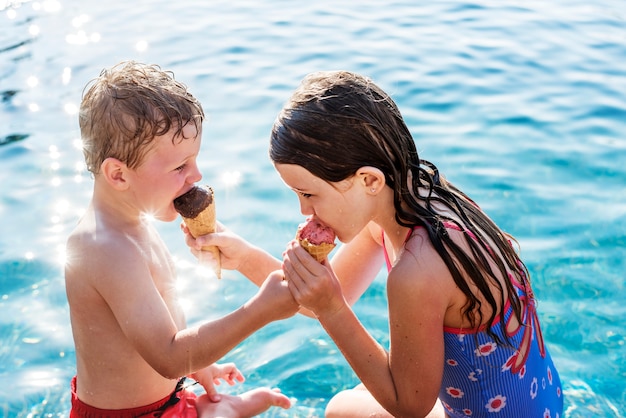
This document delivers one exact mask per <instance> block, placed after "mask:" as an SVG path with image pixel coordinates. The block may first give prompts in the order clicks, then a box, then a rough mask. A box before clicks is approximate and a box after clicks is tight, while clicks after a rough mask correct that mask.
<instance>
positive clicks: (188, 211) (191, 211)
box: [174, 186, 213, 219]
mask: <svg viewBox="0 0 626 418" xmlns="http://www.w3.org/2000/svg"><path fill="white" fill-rule="evenodd" d="M211 203H213V189H212V188H210V187H209V186H194V187H192V188H191V189H190V190H189V191H188V192H187V193H185V194H183V195H181V196H178V197H177V198H176V199H174V209H176V212H178V213H180V215H181V216H182V217H183V218H189V219H193V218H195V217H197V216H198V215H199V214H200V212H202V211H203V210H204V209H206V208H207V207H208V206H209V205H210V204H211Z"/></svg>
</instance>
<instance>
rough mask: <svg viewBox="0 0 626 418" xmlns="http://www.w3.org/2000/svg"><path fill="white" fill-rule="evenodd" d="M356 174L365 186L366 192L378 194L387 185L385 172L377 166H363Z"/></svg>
mask: <svg viewBox="0 0 626 418" xmlns="http://www.w3.org/2000/svg"><path fill="white" fill-rule="evenodd" d="M356 174H357V178H358V181H359V182H360V183H361V184H362V185H363V187H365V192H366V193H368V194H371V195H376V194H378V193H379V192H380V191H381V190H382V189H383V187H385V184H386V181H385V174H383V172H382V171H381V170H380V169H378V168H376V167H370V166H364V167H361V168H359V169H358V171H357V173H356Z"/></svg>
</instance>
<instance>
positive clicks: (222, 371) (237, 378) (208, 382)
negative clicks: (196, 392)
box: [193, 363, 245, 402]
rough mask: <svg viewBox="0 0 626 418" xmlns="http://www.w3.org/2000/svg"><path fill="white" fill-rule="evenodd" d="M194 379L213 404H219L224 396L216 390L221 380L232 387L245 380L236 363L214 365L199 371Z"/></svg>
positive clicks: (194, 375)
mask: <svg viewBox="0 0 626 418" xmlns="http://www.w3.org/2000/svg"><path fill="white" fill-rule="evenodd" d="M193 378H194V379H195V380H196V381H198V383H200V384H201V385H202V387H203V388H204V390H205V391H206V393H207V395H208V396H209V399H211V401H212V402H219V401H220V400H222V396H221V395H220V394H219V393H218V392H217V390H216V389H215V385H219V384H220V383H221V382H220V379H221V380H224V381H225V382H226V383H228V384H229V385H230V386H233V385H234V384H235V383H236V382H239V383H241V382H243V381H244V380H245V378H244V377H243V374H241V372H240V371H239V369H238V368H237V366H235V363H224V364H218V363H213V364H212V365H210V366H209V367H206V368H204V369H202V370H198V371H197V372H196V373H194V374H193Z"/></svg>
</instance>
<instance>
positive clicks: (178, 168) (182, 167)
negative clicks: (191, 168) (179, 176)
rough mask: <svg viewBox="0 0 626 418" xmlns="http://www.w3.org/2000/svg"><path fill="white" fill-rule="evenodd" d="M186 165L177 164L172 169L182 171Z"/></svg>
mask: <svg viewBox="0 0 626 418" xmlns="http://www.w3.org/2000/svg"><path fill="white" fill-rule="evenodd" d="M186 166H187V164H183V165H181V166H179V167H176V168H175V169H174V170H175V171H183V170H184V169H185V167H186Z"/></svg>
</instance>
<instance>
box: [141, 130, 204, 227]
mask: <svg viewBox="0 0 626 418" xmlns="http://www.w3.org/2000/svg"><path fill="white" fill-rule="evenodd" d="M173 135H174V130H172V131H170V132H169V133H167V134H165V135H163V136H159V137H156V138H155V143H154V147H153V148H152V149H151V150H150V151H149V152H148V153H147V154H146V156H145V159H144V161H143V162H142V163H141V165H139V167H137V169H136V170H131V176H132V179H133V181H132V185H133V186H132V187H133V193H134V194H135V201H136V202H138V204H139V205H140V206H141V210H142V211H143V212H145V213H147V214H150V215H152V216H154V217H155V218H157V219H159V220H162V221H166V222H171V221H173V220H175V219H176V217H177V216H178V213H177V212H176V210H175V209H174V199H175V198H177V197H178V196H180V195H181V194H183V193H185V192H186V191H188V190H189V189H190V188H191V186H192V185H193V184H194V183H196V182H198V181H200V180H201V179H202V174H201V173H200V171H199V170H198V165H197V164H196V158H197V156H198V152H199V150H200V144H201V134H200V133H198V131H197V130H196V127H195V126H194V124H187V125H186V126H185V127H184V128H183V135H184V139H182V140H181V138H180V137H177V138H173Z"/></svg>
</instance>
